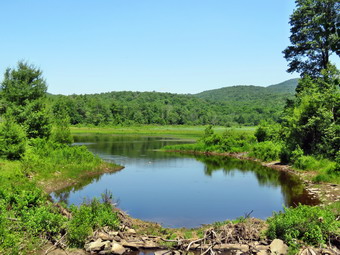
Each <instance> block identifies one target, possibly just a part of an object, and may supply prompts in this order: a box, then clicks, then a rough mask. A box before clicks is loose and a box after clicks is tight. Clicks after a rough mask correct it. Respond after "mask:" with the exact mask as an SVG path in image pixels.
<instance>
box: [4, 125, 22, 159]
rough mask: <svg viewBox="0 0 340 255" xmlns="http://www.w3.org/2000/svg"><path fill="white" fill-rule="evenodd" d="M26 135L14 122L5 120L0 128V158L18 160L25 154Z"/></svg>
mask: <svg viewBox="0 0 340 255" xmlns="http://www.w3.org/2000/svg"><path fill="white" fill-rule="evenodd" d="M25 146H26V134H25V132H24V130H23V129H22V128H21V127H20V126H19V125H18V124H16V123H15V122H13V121H11V120H5V122H3V123H2V124H1V126H0V157H3V158H7V159H19V158H21V156H22V155H23V153H24V152H25Z"/></svg>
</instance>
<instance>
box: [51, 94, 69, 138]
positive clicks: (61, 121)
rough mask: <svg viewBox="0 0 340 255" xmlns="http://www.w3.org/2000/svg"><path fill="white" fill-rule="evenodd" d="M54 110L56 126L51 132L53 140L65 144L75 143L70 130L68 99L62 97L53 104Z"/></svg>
mask: <svg viewBox="0 0 340 255" xmlns="http://www.w3.org/2000/svg"><path fill="white" fill-rule="evenodd" d="M52 112H53V116H54V128H53V130H52V134H51V138H52V140H53V141H55V142H57V143H63V144H71V143H73V137H72V135H71V130H70V116H69V115H68V113H67V111H66V101H65V100H64V99H63V98H60V99H59V101H57V102H56V103H55V104H54V105H53V107H52Z"/></svg>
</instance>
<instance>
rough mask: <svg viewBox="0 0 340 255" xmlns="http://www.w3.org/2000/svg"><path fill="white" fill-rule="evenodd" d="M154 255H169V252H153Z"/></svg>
mask: <svg viewBox="0 0 340 255" xmlns="http://www.w3.org/2000/svg"><path fill="white" fill-rule="evenodd" d="M154 254H155V255H165V254H169V255H170V254H171V251H166V250H161V251H155V252H154Z"/></svg>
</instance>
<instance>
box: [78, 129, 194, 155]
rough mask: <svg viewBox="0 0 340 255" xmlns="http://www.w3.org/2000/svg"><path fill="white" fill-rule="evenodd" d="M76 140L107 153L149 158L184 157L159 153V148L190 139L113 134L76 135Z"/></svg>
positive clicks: (93, 149)
mask: <svg viewBox="0 0 340 255" xmlns="http://www.w3.org/2000/svg"><path fill="white" fill-rule="evenodd" d="M74 140H75V141H76V142H86V143H91V144H89V145H87V146H88V147H89V148H90V149H91V150H92V151H95V152H97V153H105V154H107V155H122V156H127V157H129V158H140V157H141V155H144V156H146V157H147V158H149V159H160V160H161V159H169V158H178V157H182V156H180V155H179V154H176V155H175V154H173V153H159V152H156V151H155V150H159V149H161V148H163V147H164V146H166V145H173V144H181V143H188V141H183V142H181V141H178V140H174V141H171V139H170V138H167V139H166V140H164V138H160V137H143V136H113V135H111V136H110V135H89V136H75V137H74Z"/></svg>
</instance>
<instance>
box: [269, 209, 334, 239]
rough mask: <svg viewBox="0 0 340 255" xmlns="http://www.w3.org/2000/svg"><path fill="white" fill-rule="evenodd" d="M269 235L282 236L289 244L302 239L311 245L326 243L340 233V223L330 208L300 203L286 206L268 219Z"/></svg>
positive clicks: (272, 237) (272, 236) (271, 236)
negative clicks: (294, 205) (291, 206)
mask: <svg viewBox="0 0 340 255" xmlns="http://www.w3.org/2000/svg"><path fill="white" fill-rule="evenodd" d="M267 222H268V224H269V227H268V230H267V235H268V237H269V238H271V239H275V238H280V239H282V240H284V241H286V242H287V243H289V244H294V243H296V240H297V239H298V240H302V241H304V242H306V243H307V244H310V245H320V244H325V243H326V241H328V239H329V237H330V236H332V235H339V229H340V223H339V222H338V221H337V220H336V216H335V215H334V214H333V213H332V211H331V210H330V209H328V208H321V207H311V206H307V205H299V206H298V207H296V208H284V212H279V213H274V215H273V217H271V218H269V219H268V220H267Z"/></svg>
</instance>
